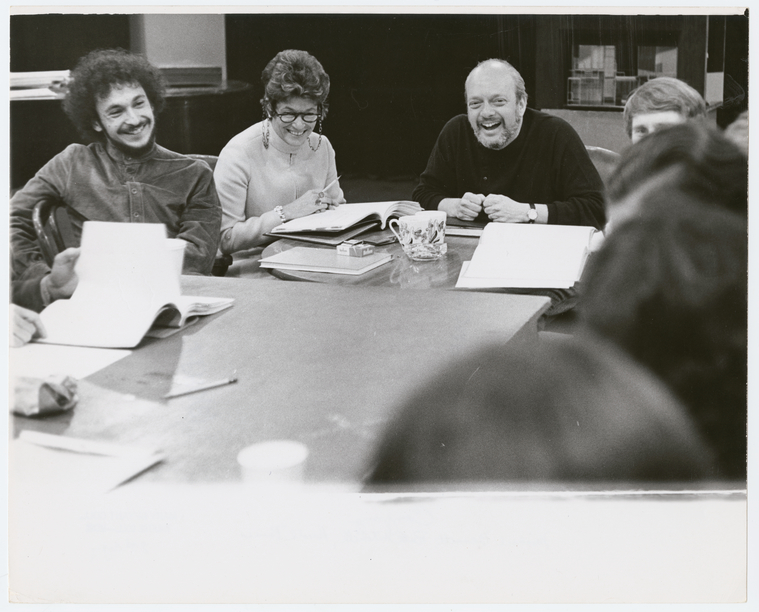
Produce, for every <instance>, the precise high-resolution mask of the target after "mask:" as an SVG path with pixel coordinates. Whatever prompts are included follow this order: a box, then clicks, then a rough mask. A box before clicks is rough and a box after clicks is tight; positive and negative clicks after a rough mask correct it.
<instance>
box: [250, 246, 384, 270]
mask: <svg viewBox="0 0 759 612" xmlns="http://www.w3.org/2000/svg"><path fill="white" fill-rule="evenodd" d="M392 258H393V256H392V255H391V254H390V253H383V252H378V253H372V254H371V255H367V256H366V257H351V256H349V255H339V254H338V253H337V250H336V249H319V248H310V247H295V248H292V249H289V250H287V251H283V252H282V253H277V254H276V255H272V256H271V257H266V258H264V259H262V260H261V267H262V268H275V269H278V270H302V271H304V272H326V273H328V274H350V275H354V276H357V275H359V274H364V273H365V272H368V271H369V270H373V269H374V268H377V267H378V266H381V265H382V264H385V263H387V262H388V261H390V260H391V259H392Z"/></svg>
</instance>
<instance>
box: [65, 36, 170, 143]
mask: <svg viewBox="0 0 759 612" xmlns="http://www.w3.org/2000/svg"><path fill="white" fill-rule="evenodd" d="M124 85H141V86H142V88H143V89H144V90H145V95H146V96H147V97H148V100H149V101H150V105H151V106H152V107H153V113H155V114H156V115H157V114H158V113H160V112H161V111H162V110H163V104H164V95H165V84H164V80H163V76H162V75H161V73H160V71H159V70H158V68H156V67H155V66H153V65H152V64H150V62H148V61H147V60H146V59H145V58H144V57H142V56H140V55H134V54H132V53H129V52H128V51H125V50H124V49H98V50H95V51H91V52H90V53H88V54H87V55H85V56H84V57H82V58H81V59H80V60H79V62H77V65H76V68H74V70H73V71H72V72H71V82H70V84H69V89H68V93H67V94H66V99H65V100H64V101H63V110H64V111H65V113H66V115H68V117H69V119H70V120H71V122H72V123H73V124H74V126H75V127H76V129H77V131H78V132H79V134H80V135H81V136H82V137H83V138H84V139H85V140H87V141H97V140H102V139H103V138H104V135H103V134H102V133H100V132H97V131H95V129H94V128H93V124H95V123H96V122H99V121H100V118H99V116H98V113H97V106H96V103H97V101H98V100H99V99H102V98H105V97H107V96H108V94H109V93H111V89H113V88H114V87H121V86H124Z"/></svg>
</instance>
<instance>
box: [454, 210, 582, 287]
mask: <svg viewBox="0 0 759 612" xmlns="http://www.w3.org/2000/svg"><path fill="white" fill-rule="evenodd" d="M595 233H596V229H595V228H593V227H585V226H570V225H532V224H514V223H488V224H487V225H486V226H485V229H484V230H483V233H482V236H481V237H480V242H479V244H478V245H477V248H476V249H475V251H474V255H472V261H471V262H465V263H464V265H463V266H462V268H461V273H460V274H459V279H458V282H457V283H456V287H457V288H464V289H487V288H531V289H568V288H570V287H572V286H573V285H574V284H575V283H576V282H577V281H578V280H580V276H581V275H582V271H583V268H584V267H585V261H586V260H587V257H588V253H589V251H590V244H591V240H592V239H593V235H594V234H595Z"/></svg>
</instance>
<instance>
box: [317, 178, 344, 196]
mask: <svg viewBox="0 0 759 612" xmlns="http://www.w3.org/2000/svg"><path fill="white" fill-rule="evenodd" d="M340 176H342V175H340ZM340 176H338V177H337V178H336V179H335V180H334V181H332V182H331V183H330V184H329V185H327V186H326V187H325V188H324V189H322V190H321V192H320V193H319V197H320V198H323V197H324V193H325V192H326V191H327V190H328V189H329V188H330V187H332V185H334V184H335V183H337V181H339V180H340Z"/></svg>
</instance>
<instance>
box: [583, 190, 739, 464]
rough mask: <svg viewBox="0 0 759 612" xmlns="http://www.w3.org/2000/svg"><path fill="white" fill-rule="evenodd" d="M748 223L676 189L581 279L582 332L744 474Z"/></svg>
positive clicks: (646, 206)
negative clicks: (662, 391)
mask: <svg viewBox="0 0 759 612" xmlns="http://www.w3.org/2000/svg"><path fill="white" fill-rule="evenodd" d="M747 236H748V225H747V221H746V218H745V216H741V215H737V214H735V213H731V212H729V211H727V210H724V209H722V208H718V207H715V206H713V205H712V204H711V203H701V202H698V201H695V200H694V199H693V197H692V196H690V195H688V194H686V193H683V192H682V191H680V190H679V189H677V188H676V187H670V188H665V189H663V190H661V191H658V192H654V193H651V194H649V195H648V196H647V198H646V200H645V202H643V204H642V205H641V208H640V213H639V215H638V216H636V217H634V218H630V219H628V220H627V221H626V222H624V223H622V224H621V225H619V226H618V227H615V228H614V231H613V232H611V233H610V235H609V236H608V238H607V240H606V242H605V243H604V246H603V247H602V248H601V250H600V251H599V252H597V253H595V254H594V256H593V258H592V259H591V261H590V262H589V265H588V268H587V269H586V272H585V274H584V275H583V278H582V294H581V297H580V301H579V304H578V314H579V317H580V320H581V322H582V324H583V326H584V327H585V328H587V329H590V330H592V332H594V333H595V334H597V335H600V336H602V337H604V338H606V339H608V340H610V341H612V342H613V343H615V344H616V345H617V346H619V347H620V348H621V349H623V350H624V351H626V352H627V353H628V354H629V355H631V356H632V357H633V358H634V359H635V360H636V361H638V362H639V363H641V364H642V365H643V366H645V367H647V368H648V369H650V370H651V371H652V372H653V373H654V374H655V375H657V376H658V377H659V378H660V379H661V380H662V381H664V383H665V384H666V385H667V386H669V388H670V389H671V390H672V391H673V392H674V394H675V395H676V396H677V397H678V398H679V399H680V401H682V402H683V404H684V405H685V406H686V407H687V408H688V410H689V412H690V414H691V415H692V416H693V418H694V420H695V422H696V424H697V426H698V427H699V429H700V430H701V432H702V434H703V435H704V437H705V438H706V439H707V440H709V441H710V442H711V444H712V446H713V447H714V449H715V450H716V452H717V454H718V457H719V462H720V465H721V468H722V472H723V474H725V475H726V476H729V477H736V478H745V476H746V384H747V366H746V360H747V308H748V305H747V290H748V287H747V275H748V249H747V242H748V239H747Z"/></svg>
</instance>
